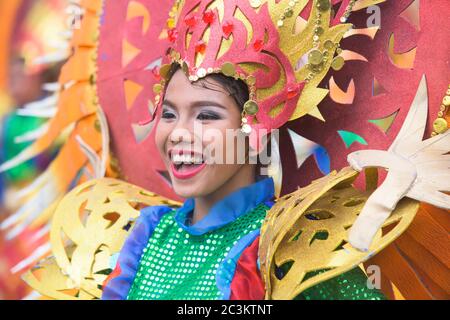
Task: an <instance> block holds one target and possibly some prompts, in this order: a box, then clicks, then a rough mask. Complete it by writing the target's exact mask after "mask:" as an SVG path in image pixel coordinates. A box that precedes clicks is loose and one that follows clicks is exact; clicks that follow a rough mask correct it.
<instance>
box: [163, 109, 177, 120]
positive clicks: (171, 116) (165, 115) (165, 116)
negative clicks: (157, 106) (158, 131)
mask: <svg viewBox="0 0 450 320" xmlns="http://www.w3.org/2000/svg"><path fill="white" fill-rule="evenodd" d="M161 118H163V119H174V118H175V114H174V113H173V112H170V111H168V110H163V112H162V115H161Z"/></svg>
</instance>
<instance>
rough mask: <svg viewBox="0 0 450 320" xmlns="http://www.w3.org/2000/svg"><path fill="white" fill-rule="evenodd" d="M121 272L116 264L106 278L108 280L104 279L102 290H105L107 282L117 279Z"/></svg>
mask: <svg viewBox="0 0 450 320" xmlns="http://www.w3.org/2000/svg"><path fill="white" fill-rule="evenodd" d="M121 272H122V270H121V269H120V265H119V264H117V266H116V268H115V269H114V270H113V272H111V273H110V274H109V276H108V278H106V280H105V281H104V282H103V288H105V287H106V286H107V285H108V284H109V282H110V281H111V280H112V279H114V278H115V277H117V276H118V275H119V274H120V273H121Z"/></svg>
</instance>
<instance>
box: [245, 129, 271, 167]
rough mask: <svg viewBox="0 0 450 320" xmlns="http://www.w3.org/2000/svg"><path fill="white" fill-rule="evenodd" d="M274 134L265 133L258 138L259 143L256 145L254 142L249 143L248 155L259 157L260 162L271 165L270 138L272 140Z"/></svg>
mask: <svg viewBox="0 0 450 320" xmlns="http://www.w3.org/2000/svg"><path fill="white" fill-rule="evenodd" d="M271 137H272V134H271V133H268V134H265V135H262V136H261V137H259V139H258V143H257V144H256V146H252V144H250V145H249V151H248V155H249V158H255V159H256V158H257V157H259V159H260V161H259V162H260V163H262V164H263V165H269V164H270V140H271Z"/></svg>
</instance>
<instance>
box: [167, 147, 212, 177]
mask: <svg viewBox="0 0 450 320" xmlns="http://www.w3.org/2000/svg"><path fill="white" fill-rule="evenodd" d="M205 166H206V163H205V161H204V159H203V156H202V155H201V154H198V153H193V152H188V153H171V168H172V173H173V175H174V176H175V178H178V179H189V178H192V177H193V176H195V175H196V174H197V173H199V172H200V171H201V170H203V168H204V167H205Z"/></svg>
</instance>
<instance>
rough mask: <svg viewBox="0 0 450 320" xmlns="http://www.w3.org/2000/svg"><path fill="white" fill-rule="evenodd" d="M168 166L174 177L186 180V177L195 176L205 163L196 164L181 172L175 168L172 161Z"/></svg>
mask: <svg viewBox="0 0 450 320" xmlns="http://www.w3.org/2000/svg"><path fill="white" fill-rule="evenodd" d="M170 167H171V169H172V173H173V176H174V177H175V178H177V179H180V180H186V179H190V178H192V177H194V176H196V175H197V174H198V173H199V172H200V171H202V170H203V169H204V168H205V167H206V163H202V164H201V165H200V166H198V167H196V168H194V169H192V170H188V171H183V172H178V171H177V168H176V167H175V165H174V164H173V163H172V164H171V165H170Z"/></svg>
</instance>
